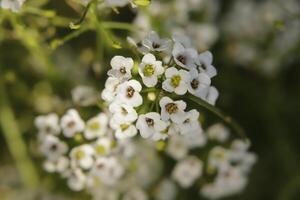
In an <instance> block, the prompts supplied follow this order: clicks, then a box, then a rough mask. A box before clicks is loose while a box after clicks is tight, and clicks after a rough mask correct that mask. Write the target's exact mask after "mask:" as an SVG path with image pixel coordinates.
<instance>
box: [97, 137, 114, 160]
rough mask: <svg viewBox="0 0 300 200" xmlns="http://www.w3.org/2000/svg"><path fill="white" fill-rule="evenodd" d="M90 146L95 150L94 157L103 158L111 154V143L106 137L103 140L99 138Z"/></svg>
mask: <svg viewBox="0 0 300 200" xmlns="http://www.w3.org/2000/svg"><path fill="white" fill-rule="evenodd" d="M92 145H93V147H94V150H95V155H96V156H103V155H107V154H109V153H110V152H111V149H112V147H113V141H112V140H111V139H110V138H108V137H103V138H99V139H98V140H97V141H96V142H94V143H93V144H92Z"/></svg>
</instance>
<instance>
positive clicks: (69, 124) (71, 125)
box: [67, 121, 76, 128]
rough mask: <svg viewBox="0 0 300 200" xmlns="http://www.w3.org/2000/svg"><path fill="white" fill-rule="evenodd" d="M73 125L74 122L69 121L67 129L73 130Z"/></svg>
mask: <svg viewBox="0 0 300 200" xmlns="http://www.w3.org/2000/svg"><path fill="white" fill-rule="evenodd" d="M75 124H76V123H75V122H74V121H70V122H68V124H67V127H68V128H73V127H74V126H75Z"/></svg>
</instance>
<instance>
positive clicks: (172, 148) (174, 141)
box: [166, 135, 188, 160]
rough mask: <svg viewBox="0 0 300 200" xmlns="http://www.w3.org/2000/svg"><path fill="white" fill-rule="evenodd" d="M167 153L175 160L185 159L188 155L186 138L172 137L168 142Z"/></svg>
mask: <svg viewBox="0 0 300 200" xmlns="http://www.w3.org/2000/svg"><path fill="white" fill-rule="evenodd" d="M166 153H167V154H168V155H169V156H171V157H172V158H174V159H175V160H180V159H182V158H184V157H185V156H186V155H187V154H188V148H187V145H186V143H185V140H184V138H183V137H182V136H180V135H173V136H172V137H170V138H169V140H168V145H167V148H166Z"/></svg>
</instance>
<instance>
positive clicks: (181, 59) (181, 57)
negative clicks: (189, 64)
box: [177, 55, 186, 65]
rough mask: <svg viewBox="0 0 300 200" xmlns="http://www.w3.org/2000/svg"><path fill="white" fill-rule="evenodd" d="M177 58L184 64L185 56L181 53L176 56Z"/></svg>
mask: <svg viewBox="0 0 300 200" xmlns="http://www.w3.org/2000/svg"><path fill="white" fill-rule="evenodd" d="M177 60H179V62H181V63H182V64H184V65H185V64H186V57H185V56H183V55H179V56H177Z"/></svg>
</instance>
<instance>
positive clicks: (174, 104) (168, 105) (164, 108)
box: [159, 97, 186, 124]
mask: <svg viewBox="0 0 300 200" xmlns="http://www.w3.org/2000/svg"><path fill="white" fill-rule="evenodd" d="M159 105H160V107H161V119H162V120H164V121H167V120H168V119H171V120H172V121H173V122H175V123H178V124H180V123H182V122H183V121H184V120H185V112H184V109H185V108H186V103H185V102H184V101H182V100H179V101H173V100H172V99H170V98H169V97H163V98H162V99H161V100H160V102H159Z"/></svg>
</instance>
